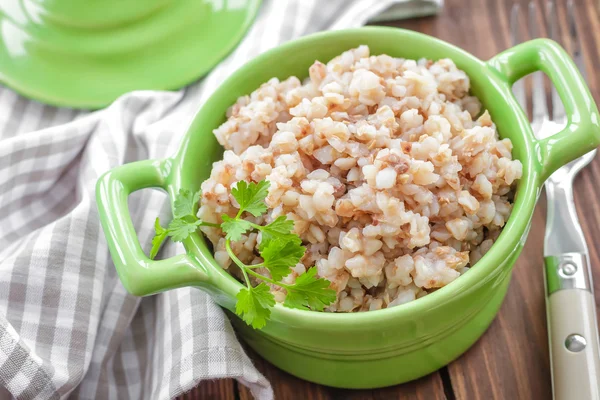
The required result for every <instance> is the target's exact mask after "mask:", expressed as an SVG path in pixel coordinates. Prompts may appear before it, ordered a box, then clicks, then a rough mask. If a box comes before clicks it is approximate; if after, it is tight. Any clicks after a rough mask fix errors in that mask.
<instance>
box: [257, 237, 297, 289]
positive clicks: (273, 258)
mask: <svg viewBox="0 0 600 400" xmlns="http://www.w3.org/2000/svg"><path fill="white" fill-rule="evenodd" d="M305 250H306V249H305V248H304V247H303V246H300V244H298V243H297V242H295V241H286V240H283V239H273V240H269V241H268V243H267V244H266V245H265V246H264V247H263V249H262V250H261V251H260V256H261V257H262V258H263V260H264V261H263V264H264V266H265V268H267V269H268V270H269V272H270V273H271V278H273V279H274V280H276V281H280V280H281V278H283V277H284V276H287V275H289V273H290V272H291V271H292V269H291V268H292V267H293V266H295V265H296V264H298V263H299V262H300V259H301V258H302V257H303V256H304V251H305Z"/></svg>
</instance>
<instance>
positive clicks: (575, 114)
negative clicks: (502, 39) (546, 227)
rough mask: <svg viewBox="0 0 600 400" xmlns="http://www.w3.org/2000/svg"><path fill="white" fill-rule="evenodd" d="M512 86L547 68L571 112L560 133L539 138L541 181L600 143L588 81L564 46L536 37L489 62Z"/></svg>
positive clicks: (567, 109)
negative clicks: (523, 78)
mask: <svg viewBox="0 0 600 400" xmlns="http://www.w3.org/2000/svg"><path fill="white" fill-rule="evenodd" d="M488 65H489V66H491V67H492V68H494V69H495V70H497V71H498V72H499V73H500V74H502V75H503V77H504V78H505V79H503V80H505V81H508V83H509V84H510V85H511V86H512V85H513V84H514V83H515V82H516V81H518V80H519V79H521V78H522V77H524V76H525V75H528V74H530V73H532V72H535V71H543V72H545V73H546V75H548V77H549V78H550V80H551V81H552V84H553V85H554V86H555V87H556V90H557V92H558V95H559V96H560V99H561V100H562V102H563V104H564V107H565V113H566V115H567V120H568V122H567V126H566V127H565V128H564V129H563V130H562V131H560V132H559V133H557V134H555V135H552V136H550V137H547V138H545V139H540V140H537V139H536V140H535V142H536V144H537V145H538V149H539V150H540V151H539V153H538V154H539V157H540V164H541V166H542V169H541V171H540V172H541V175H540V177H541V182H543V181H545V180H546V179H547V178H548V177H549V176H550V175H552V173H553V172H554V171H556V170H557V169H558V168H559V167H561V166H563V165H564V164H567V163H568V162H570V161H573V160H574V159H576V158H578V157H581V156H582V155H584V154H585V153H587V152H589V151H591V150H593V149H594V148H595V147H597V146H598V145H599V144H600V125H599V124H600V116H599V114H598V108H597V107H596V103H595V102H594V99H593V97H592V95H591V94H590V91H589V90H588V88H587V85H586V83H585V80H584V79H583V77H582V76H581V74H580V73H579V70H578V69H577V67H576V66H575V63H574V62H573V60H572V59H571V58H570V57H569V55H568V54H567V53H566V51H565V50H564V49H563V48H562V47H560V45H559V44H558V43H556V42H554V41H552V40H548V39H535V40H531V41H529V42H525V43H522V44H519V45H517V46H515V47H512V48H510V49H508V50H505V51H503V52H502V53H500V54H498V55H497V56H495V57H493V58H492V59H491V60H489V61H488Z"/></svg>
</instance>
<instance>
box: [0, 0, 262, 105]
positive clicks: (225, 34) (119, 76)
mask: <svg viewBox="0 0 600 400" xmlns="http://www.w3.org/2000/svg"><path fill="white" fill-rule="evenodd" d="M259 5H260V0H237V1H215V0H102V1H98V0H84V1H75V0H44V1H41V0H8V1H0V82H2V83H4V84H5V85H7V86H9V87H11V88H13V89H15V90H16V91H18V92H20V93H21V94H23V95H25V96H27V97H30V98H34V99H36V100H40V101H42V102H45V103H49V104H53V105H59V106H66V107H74V108H101V107H104V106H107V105H108V104H110V103H111V102H113V101H114V100H115V99H116V98H117V97H119V96H120V95H122V94H124V93H126V92H130V91H132V90H171V89H178V88H180V87H182V86H185V85H187V84H188V83H190V82H193V81H194V80H196V79H198V78H199V77H201V76H203V75H204V74H205V73H207V72H208V71H209V70H210V69H211V68H213V67H214V66H215V65H216V64H217V63H218V62H219V61H221V60H222V59H223V58H224V57H225V56H226V55H227V54H228V53H229V52H230V51H231V50H232V49H233V48H234V46H235V45H236V44H237V43H238V42H239V41H240V39H241V38H242V37H243V35H244V33H245V32H246V30H247V29H248V27H249V26H250V24H251V23H252V20H253V19H254V16H255V15H256V12H257V10H258V8H259Z"/></svg>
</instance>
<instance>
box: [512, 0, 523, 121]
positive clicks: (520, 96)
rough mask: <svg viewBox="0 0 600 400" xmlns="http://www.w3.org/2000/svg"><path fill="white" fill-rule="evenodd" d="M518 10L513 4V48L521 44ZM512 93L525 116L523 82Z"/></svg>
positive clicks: (519, 81) (520, 80)
mask: <svg viewBox="0 0 600 400" xmlns="http://www.w3.org/2000/svg"><path fill="white" fill-rule="evenodd" d="M519 9H520V7H519V4H518V3H515V4H513V6H512V9H511V11H510V40H511V42H512V45H513V46H516V45H517V44H519V43H521V38H520V36H521V35H520V34H519ZM513 93H514V95H515V97H516V98H517V101H518V102H519V104H520V105H521V107H522V108H523V110H524V111H525V114H527V96H525V81H524V80H523V79H519V80H518V81H517V82H515V84H514V85H513Z"/></svg>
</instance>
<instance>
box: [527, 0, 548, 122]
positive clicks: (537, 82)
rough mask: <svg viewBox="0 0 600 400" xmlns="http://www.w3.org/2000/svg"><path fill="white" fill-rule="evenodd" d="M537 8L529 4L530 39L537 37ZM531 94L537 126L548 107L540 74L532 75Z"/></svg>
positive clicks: (545, 115)
mask: <svg viewBox="0 0 600 400" xmlns="http://www.w3.org/2000/svg"><path fill="white" fill-rule="evenodd" d="M536 12H537V7H536V6H535V3H534V2H533V1H531V2H529V35H530V36H531V38H532V39H535V38H537V37H538V31H537V21H536ZM532 78H533V93H532V95H531V103H532V106H533V124H536V125H537V124H538V123H540V122H542V121H543V120H545V119H548V106H547V105H546V90H545V87H544V75H543V73H542V72H540V71H538V72H534V73H533V77H532Z"/></svg>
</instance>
